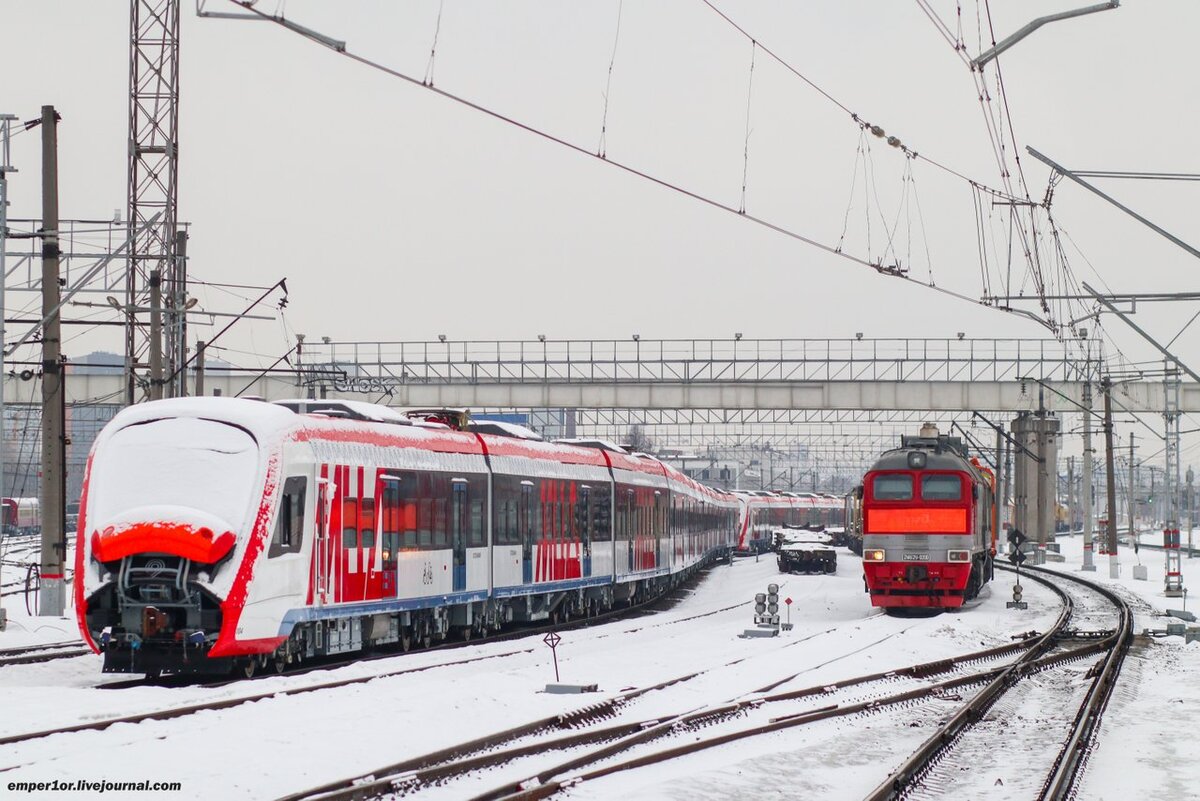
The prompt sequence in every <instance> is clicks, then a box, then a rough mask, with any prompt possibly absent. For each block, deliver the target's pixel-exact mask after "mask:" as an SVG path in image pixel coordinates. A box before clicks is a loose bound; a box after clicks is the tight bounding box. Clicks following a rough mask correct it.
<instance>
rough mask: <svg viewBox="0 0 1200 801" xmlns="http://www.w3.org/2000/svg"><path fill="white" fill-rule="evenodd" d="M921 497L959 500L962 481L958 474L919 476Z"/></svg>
mask: <svg viewBox="0 0 1200 801" xmlns="http://www.w3.org/2000/svg"><path fill="white" fill-rule="evenodd" d="M921 498H922V499H924V500H927V501H961V500H962V481H960V480H959V478H958V476H939V475H924V476H921Z"/></svg>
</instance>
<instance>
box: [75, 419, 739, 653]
mask: <svg viewBox="0 0 1200 801" xmlns="http://www.w3.org/2000/svg"><path fill="white" fill-rule="evenodd" d="M458 422H461V420H460V419H458V418H456V417H450V418H446V419H445V420H444V421H443V423H428V422H420V421H418V422H416V423H414V421H412V420H410V419H408V418H405V417H404V416H402V415H400V414H398V413H397V412H395V411H394V410H391V409H388V408H386V407H380V406H375V405H372V404H364V403H356V402H346V401H339V402H333V401H290V402H280V403H277V404H271V403H266V402H262V401H251V400H237V399H229V398H190V399H175V400H164V401H155V402H151V403H145V404H140V405H138V406H133V407H130V408H127V409H125V410H123V411H122V412H120V413H119V414H118V415H117V416H116V417H114V418H113V420H112V421H111V422H110V423H109V424H108V425H107V426H106V427H105V428H104V430H103V431H102V432H101V433H100V435H99V436H98V437H97V439H96V442H95V444H94V445H93V449H92V452H91V454H90V455H89V457H88V463H87V468H86V474H85V478H84V485H83V497H82V500H81V513H80V517H79V525H78V534H77V537H78V540H77V548H76V576H77V577H78V579H77V580H76V582H75V587H74V591H75V607H76V614H77V616H78V621H79V627H80V630H81V632H82V634H83V637H84V639H85V640H86V641H87V642H88V643H89V644H90V645H91V646H92V647H93V649H95V650H97V651H99V652H103V654H104V668H103V669H104V670H105V671H106V672H121V673H146V674H150V675H155V674H158V673H224V672H229V671H233V672H244V673H245V674H246V675H251V674H253V673H254V672H255V671H257V670H262V669H264V668H273V669H275V670H278V671H282V670H285V669H286V668H287V666H288V665H290V664H295V663H297V662H300V661H303V660H307V659H310V658H314V657H318V656H324V655H332V654H353V653H355V652H358V651H364V650H367V649H370V648H373V647H376V646H383V645H394V646H395V647H397V648H403V649H407V648H409V647H411V646H412V645H414V644H420V645H428V644H429V643H431V642H434V641H437V640H441V639H444V638H446V637H448V636H450V635H452V634H455V635H458V636H462V637H464V638H468V637H471V636H475V635H482V634H484V633H486V632H489V631H494V630H496V629H498V628H500V627H502V626H503V625H505V624H507V623H510V622H520V621H537V620H547V619H552V620H553V619H563V618H567V617H572V616H577V615H589V614H593V613H596V612H598V611H600V610H605V609H609V608H612V607H613V606H615V605H619V604H624V603H631V602H637V601H640V600H642V599H645V598H649V597H652V596H654V595H656V594H659V593H662V592H664V591H666V590H667V589H669V588H670V587H671V586H673V585H675V584H676V583H678V582H679V581H681V580H683V579H684V578H685V577H687V576H688V575H690V574H692V573H693V572H694V571H696V570H697V569H698V568H700V567H701V566H703V565H704V564H706V563H708V562H710V561H712V560H713V559H715V558H718V557H720V556H722V555H723V554H725V553H726V552H728V550H729V549H730V548H732V547H733V546H734V545H735V544H736V537H737V534H738V528H737V526H738V522H739V521H738V509H739V506H738V501H737V499H736V498H734V497H733V496H732V495H729V494H725V493H721V492H717V491H715V490H713V489H710V488H708V487H704V486H702V485H700V484H698V483H696V482H695V481H693V480H691V479H690V478H688V477H687V476H684V475H683V474H681V473H679V472H677V471H675V470H673V469H671V468H670V467H667V466H666V465H664V464H663V463H661V462H659V461H658V460H656V459H654V458H652V457H646V456H640V455H634V454H629V453H626V452H624V451H622V450H621V449H619V448H617V447H616V446H610V445H607V444H605V443H602V442H593V443H575V444H561V443H549V442H541V441H536V440H534V439H522V438H519V437H513V436H497V435H493V434H483V433H477V432H471V431H469V430H455V429H454V428H453V427H452V426H453V425H454V424H455V423H458Z"/></svg>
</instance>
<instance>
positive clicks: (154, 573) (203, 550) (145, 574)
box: [86, 506, 238, 673]
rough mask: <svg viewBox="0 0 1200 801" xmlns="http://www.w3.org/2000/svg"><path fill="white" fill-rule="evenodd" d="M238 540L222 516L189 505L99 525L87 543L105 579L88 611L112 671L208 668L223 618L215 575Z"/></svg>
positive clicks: (147, 510) (133, 513) (146, 510)
mask: <svg viewBox="0 0 1200 801" xmlns="http://www.w3.org/2000/svg"><path fill="white" fill-rule="evenodd" d="M218 532H219V533H218ZM237 540H238V538H237V534H236V533H235V532H234V531H233V530H231V528H230V527H229V526H228V525H227V524H226V523H225V522H224V521H223V520H221V519H220V518H218V517H216V516H214V515H211V514H206V513H203V512H199V511H197V510H194V509H185V508H182V507H166V506H158V507H155V506H145V507H141V508H137V509H130V510H128V511H127V512H124V513H122V514H120V515H118V516H115V517H112V518H110V519H109V520H107V521H102V522H101V524H100V527H99V528H96V529H93V530H92V532H91V534H90V536H89V537H88V539H87V548H88V551H90V555H91V563H92V564H96V565H98V566H99V570H100V574H101V577H102V584H101V586H100V587H99V589H98V590H97V591H96V592H94V593H92V594H91V595H90V596H89V597H88V598H87V599H86V604H87V606H86V610H87V611H86V617H87V621H88V627H89V629H90V630H91V631H92V633H93V638H94V639H96V640H97V641H98V642H101V644H102V648H103V651H104V654H105V667H104V669H105V671H106V672H146V673H157V672H159V671H170V672H175V671H181V670H185V669H186V670H191V671H197V670H200V669H202V668H203V665H204V662H205V661H206V660H204V659H200V658H199V657H202V656H203V655H204V654H206V653H207V651H208V650H209V649H210V648H211V646H212V644H213V643H214V642H215V641H216V639H217V637H218V635H219V632H220V628H221V620H222V612H221V603H222V601H223V597H222V596H223V593H221V592H220V591H219V590H218V588H217V587H216V586H214V585H213V584H212V581H213V580H214V579H215V578H216V576H217V575H218V574H219V573H220V572H221V571H222V570H223V568H222V565H223V564H224V563H226V562H228V561H229V558H230V557H231V556H232V554H233V552H234V548H235V547H236V545H237Z"/></svg>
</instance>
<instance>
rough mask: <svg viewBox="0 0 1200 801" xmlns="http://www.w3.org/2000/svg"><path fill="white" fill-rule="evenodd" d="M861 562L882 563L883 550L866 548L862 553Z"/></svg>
mask: <svg viewBox="0 0 1200 801" xmlns="http://www.w3.org/2000/svg"><path fill="white" fill-rule="evenodd" d="M863 561H864V562H882V561H883V549H882V548H868V549H867V550H865V551H863Z"/></svg>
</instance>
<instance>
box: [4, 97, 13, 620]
mask: <svg viewBox="0 0 1200 801" xmlns="http://www.w3.org/2000/svg"><path fill="white" fill-rule="evenodd" d="M15 119H16V116H14V115H12V114H0V498H3V497H4V496H6V495H7V492H8V482H6V481H5V480H4V479H5V475H4V469H5V468H4V450H5V448H6V447H7V444H6V443H5V441H4V437H5V434H6V433H7V431H8V426H7V424H6V422H5V417H4V343H5V330H4V309H5V305H4V284H5V283H6V277H7V276H8V269H7V267H6V266H5V264H4V250H5V239H6V238H7V236H8V174H9V173H10V172H16V171H17V170H16V168H15V167H13V166H12V165H11V164H9V161H8V159H9V147H8V142H9V136H10V127H11V125H12V122H13V120H15ZM3 525H4V524H3V506H2V505H0V561H3V559H2V557H3V555H4V548H3V539H4V530H3ZM7 621H8V617H7V613H6V612H5V611H4V598H3V597H2V596H0V631H4V629H5V627H6V625H7Z"/></svg>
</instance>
